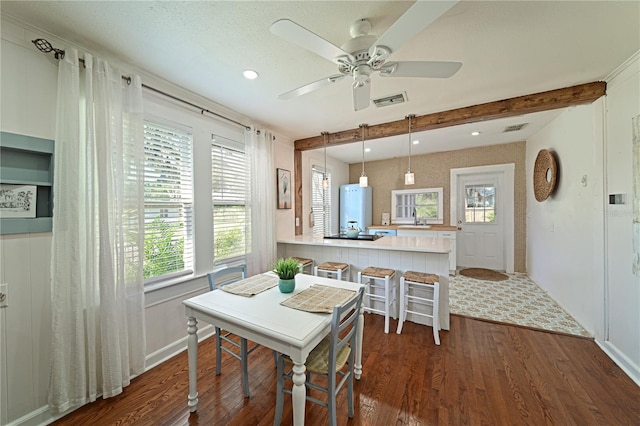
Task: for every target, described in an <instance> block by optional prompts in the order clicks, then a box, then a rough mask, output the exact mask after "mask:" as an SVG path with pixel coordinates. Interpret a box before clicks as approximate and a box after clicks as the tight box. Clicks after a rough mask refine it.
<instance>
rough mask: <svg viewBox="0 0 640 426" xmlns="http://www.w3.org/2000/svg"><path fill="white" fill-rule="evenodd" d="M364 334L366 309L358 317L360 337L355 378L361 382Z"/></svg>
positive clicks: (357, 347)
mask: <svg viewBox="0 0 640 426" xmlns="http://www.w3.org/2000/svg"><path fill="white" fill-rule="evenodd" d="M363 334H364V308H360V315H358V335H357V336H356V364H355V365H354V366H353V367H354V372H353V373H354V374H353V375H354V377H355V378H356V380H360V377H361V376H362V338H363Z"/></svg>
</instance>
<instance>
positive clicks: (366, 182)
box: [359, 124, 369, 186]
mask: <svg viewBox="0 0 640 426" xmlns="http://www.w3.org/2000/svg"><path fill="white" fill-rule="evenodd" d="M359 127H360V135H361V136H362V174H361V175H360V186H368V185H369V178H367V174H366V173H365V172H364V131H365V129H366V128H367V125H366V124H361V125H360V126H359Z"/></svg>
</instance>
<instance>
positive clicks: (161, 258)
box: [143, 120, 193, 282]
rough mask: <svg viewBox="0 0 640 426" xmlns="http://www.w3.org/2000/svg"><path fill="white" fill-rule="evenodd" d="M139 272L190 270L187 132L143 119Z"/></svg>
mask: <svg viewBox="0 0 640 426" xmlns="http://www.w3.org/2000/svg"><path fill="white" fill-rule="evenodd" d="M144 213H145V219H144V223H145V225H144V262H143V269H144V278H145V279H146V280H147V282H154V281H158V280H159V279H158V277H162V278H161V279H165V278H170V277H173V276H176V275H184V274H189V273H191V272H192V271H193V162H192V136H191V134H189V133H188V132H186V131H185V130H182V129H177V128H173V127H171V126H167V125H164V124H160V123H155V122H151V121H147V120H145V124H144Z"/></svg>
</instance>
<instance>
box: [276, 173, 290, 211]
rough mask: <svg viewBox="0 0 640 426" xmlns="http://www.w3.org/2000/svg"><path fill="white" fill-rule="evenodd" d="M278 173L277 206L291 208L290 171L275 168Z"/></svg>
mask: <svg viewBox="0 0 640 426" xmlns="http://www.w3.org/2000/svg"><path fill="white" fill-rule="evenodd" d="M276 170H277V174H278V208H279V209H290V208H291V172H290V171H289V170H285V169H276Z"/></svg>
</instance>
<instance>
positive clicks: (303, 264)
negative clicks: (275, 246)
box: [292, 256, 314, 275]
mask: <svg viewBox="0 0 640 426" xmlns="http://www.w3.org/2000/svg"><path fill="white" fill-rule="evenodd" d="M292 259H294V260H297V261H298V266H299V267H300V273H301V274H304V270H305V268H309V275H311V274H313V267H314V266H313V264H314V262H313V259H307V258H306V257H295V256H293V257H292Z"/></svg>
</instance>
